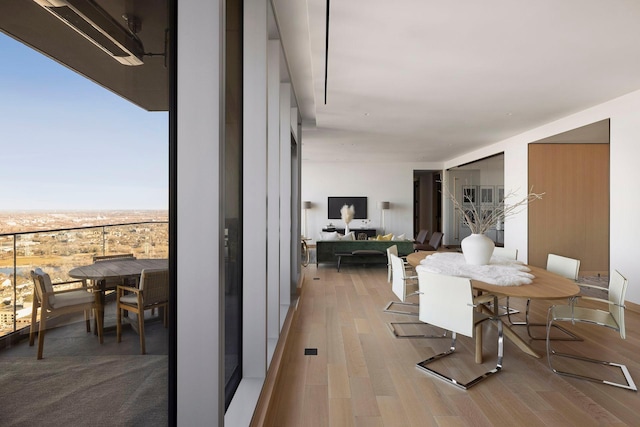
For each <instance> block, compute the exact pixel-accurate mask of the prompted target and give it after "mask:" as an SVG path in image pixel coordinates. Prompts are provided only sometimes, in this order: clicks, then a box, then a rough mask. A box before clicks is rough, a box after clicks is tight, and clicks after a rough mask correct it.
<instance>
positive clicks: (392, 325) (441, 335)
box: [389, 322, 447, 338]
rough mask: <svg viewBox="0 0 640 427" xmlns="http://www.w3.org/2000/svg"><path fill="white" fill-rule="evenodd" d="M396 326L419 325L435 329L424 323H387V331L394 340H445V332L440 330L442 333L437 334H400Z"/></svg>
mask: <svg viewBox="0 0 640 427" xmlns="http://www.w3.org/2000/svg"><path fill="white" fill-rule="evenodd" d="M396 325H419V326H430V327H432V328H435V326H431V325H429V324H428V323H424V322H389V329H390V330H391V333H392V334H393V335H394V336H395V337H396V338H446V337H447V331H446V330H444V329H442V331H443V332H440V333H438V334H422V333H416V334H402V333H401V331H399V328H396ZM438 329H440V328H438Z"/></svg>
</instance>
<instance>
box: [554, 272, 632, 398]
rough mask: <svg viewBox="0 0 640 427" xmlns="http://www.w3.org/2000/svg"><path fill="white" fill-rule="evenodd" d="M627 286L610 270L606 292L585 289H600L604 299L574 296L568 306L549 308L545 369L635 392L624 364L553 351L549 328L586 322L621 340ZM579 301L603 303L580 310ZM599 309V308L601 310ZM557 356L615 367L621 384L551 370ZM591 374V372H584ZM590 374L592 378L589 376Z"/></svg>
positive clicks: (624, 280)
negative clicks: (608, 330) (567, 323)
mask: <svg viewBox="0 0 640 427" xmlns="http://www.w3.org/2000/svg"><path fill="white" fill-rule="evenodd" d="M627 284H628V280H627V279H626V278H625V277H624V276H623V275H622V274H620V272H618V271H617V270H614V271H613V274H612V278H611V282H610V283H609V289H607V288H603V287H599V286H589V287H591V288H599V289H600V290H602V291H604V292H607V294H608V298H607V299H603V298H596V297H590V296H584V295H581V296H578V297H576V298H573V299H572V300H571V302H570V304H568V305H553V306H551V307H550V308H549V312H548V315H547V338H546V340H547V362H548V363H549V368H551V370H552V371H553V372H554V373H556V374H559V375H566V376H570V377H573V378H580V379H584V380H589V381H593V382H598V383H602V384H607V385H611V386H615V387H620V388H624V389H627V390H633V391H637V390H638V388H637V387H636V385H635V383H634V382H633V378H631V374H630V373H629V369H628V368H627V366H626V365H623V364H620V363H615V362H608V361H605V360H599V359H592V358H588V357H585V356H584V355H583V354H575V353H560V352H557V351H556V350H554V349H553V348H552V347H551V341H552V339H551V338H550V331H551V328H552V327H553V326H557V323H558V322H570V323H571V324H572V325H574V324H575V323H576V322H579V323H586V324H589V325H595V326H603V327H605V328H609V329H613V330H614V331H617V332H618V333H619V334H620V338H622V339H625V338H626V333H625V324H624V309H625V306H624V299H625V294H626V292H627ZM582 300H588V301H596V302H599V303H601V304H605V306H604V307H606V309H598V308H592V307H583V306H580V305H579V303H580V301H582ZM604 307H603V308H604ZM557 357H561V358H569V359H572V360H580V361H583V362H587V363H592V364H597V365H604V366H612V367H614V368H618V369H620V370H621V371H622V374H623V376H624V379H625V382H624V383H618V382H613V381H611V380H609V379H602V378H598V377H596V376H595V374H590V375H586V374H585V371H582V373H577V372H569V371H567V370H560V369H558V368H556V367H554V363H553V360H554V359H555V358H557ZM588 372H591V371H588ZM591 375H594V376H591Z"/></svg>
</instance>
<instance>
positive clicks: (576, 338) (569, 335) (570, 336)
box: [507, 298, 584, 341]
mask: <svg viewBox="0 0 640 427" xmlns="http://www.w3.org/2000/svg"><path fill="white" fill-rule="evenodd" d="M508 301H509V299H508V298H507V306H508V303H509V302H508ZM530 305H531V300H530V299H528V300H527V308H526V310H525V315H524V318H525V321H524V322H519V321H518V322H513V321H512V320H511V316H510V315H507V319H509V323H511V325H512V326H526V327H527V335H529V338H531V339H532V340H537V341H544V340H546V337H544V336H543V337H540V336H534V335H533V334H532V333H531V327H532V326H544V327H546V326H547V324H546V323H532V322H531V321H530V320H529V307H530ZM553 327H554V328H556V329H558V330H559V331H561V332H563V333H565V334H566V335H567V337H552V338H550V339H551V340H552V341H584V340H583V339H582V338H581V337H579V336H578V335H576V334H574V333H573V332H571V331H570V330H569V329H566V328H564V327H562V326H560V325H553Z"/></svg>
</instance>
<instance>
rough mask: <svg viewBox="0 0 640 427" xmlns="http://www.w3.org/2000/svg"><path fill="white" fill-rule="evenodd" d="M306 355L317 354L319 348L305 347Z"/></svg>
mask: <svg viewBox="0 0 640 427" xmlns="http://www.w3.org/2000/svg"><path fill="white" fill-rule="evenodd" d="M304 355H305V356H317V355H318V349H317V348H305V349H304Z"/></svg>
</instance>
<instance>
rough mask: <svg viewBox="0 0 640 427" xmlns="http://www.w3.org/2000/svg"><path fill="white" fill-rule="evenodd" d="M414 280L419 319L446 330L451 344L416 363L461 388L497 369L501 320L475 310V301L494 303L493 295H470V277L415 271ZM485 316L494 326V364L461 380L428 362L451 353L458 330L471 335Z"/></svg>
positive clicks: (498, 365) (470, 385) (474, 383)
mask: <svg viewBox="0 0 640 427" xmlns="http://www.w3.org/2000/svg"><path fill="white" fill-rule="evenodd" d="M418 283H419V295H420V315H419V319H420V321H422V322H425V323H428V324H430V325H433V326H436V327H440V328H442V329H445V330H447V331H450V332H451V345H450V347H449V349H448V350H447V351H444V352H442V353H438V354H435V355H433V356H431V357H429V358H428V359H426V360H423V361H422V362H420V363H418V364H417V367H418V368H419V369H420V370H422V371H424V372H426V373H428V374H431V375H434V376H436V377H437V378H440V379H442V380H445V381H447V382H449V383H450V384H453V385H455V386H457V387H460V388H462V389H465V390H466V389H468V388H470V387H472V386H474V385H476V384H478V383H479V382H480V381H483V380H485V379H487V378H489V377H490V376H492V375H493V374H496V373H498V372H499V371H500V370H501V369H502V359H503V354H504V348H503V343H504V339H503V335H502V320H500V317H499V316H489V315H487V314H484V313H481V312H479V311H477V310H476V307H477V304H480V303H484V302H487V301H490V300H492V301H493V303H494V304H497V302H496V299H497V298H496V297H495V296H493V295H484V296H483V298H484V299H479V298H477V297H476V298H474V296H473V288H472V285H471V280H470V279H468V278H464V277H454V276H445V275H441V274H434V273H428V272H425V271H418ZM486 320H492V321H495V322H496V324H497V329H498V342H497V347H498V348H497V360H496V366H495V368H493V369H491V370H489V371H487V372H485V373H483V374H481V375H479V376H477V377H476V378H473V379H471V380H469V381H466V382H463V381H460V380H459V379H454V378H453V377H450V376H447V375H445V374H444V373H442V371H436V370H435V369H434V368H432V367H431V366H429V365H431V364H432V363H434V362H436V361H437V360H439V359H442V358H443V357H447V356H451V355H452V354H454V352H455V351H456V340H457V335H458V334H460V335H465V336H467V337H474V334H475V330H476V326H477V325H479V324H480V323H482V322H484V321H486ZM456 371H459V369H456Z"/></svg>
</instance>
